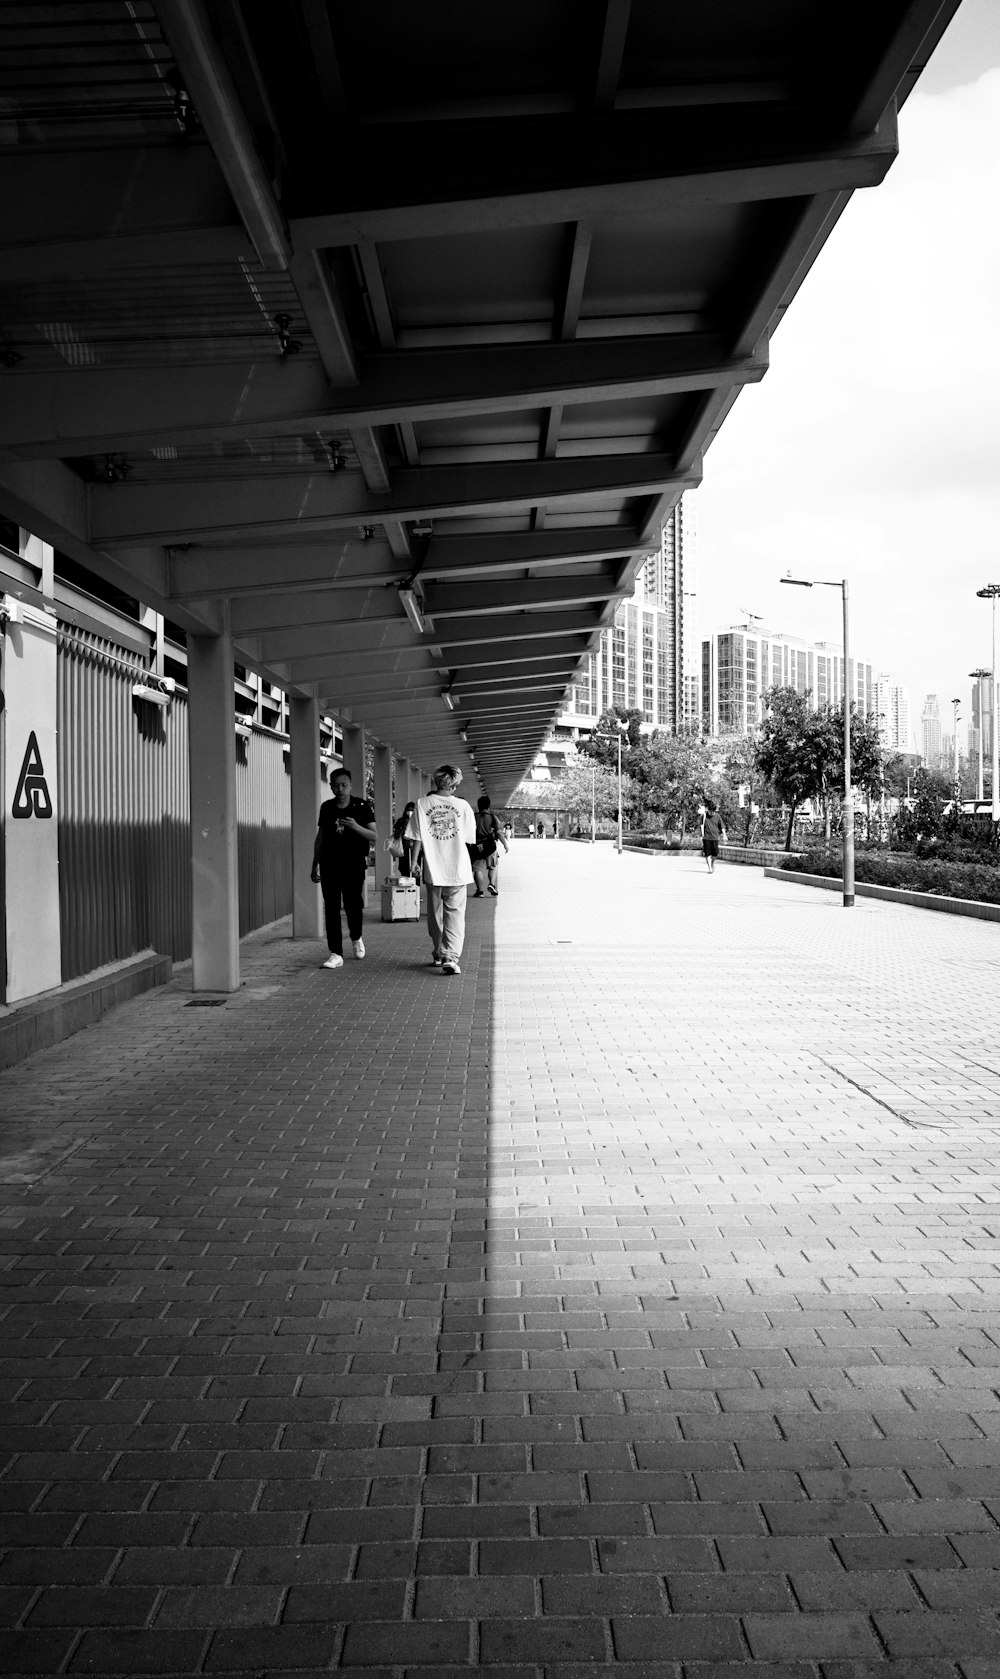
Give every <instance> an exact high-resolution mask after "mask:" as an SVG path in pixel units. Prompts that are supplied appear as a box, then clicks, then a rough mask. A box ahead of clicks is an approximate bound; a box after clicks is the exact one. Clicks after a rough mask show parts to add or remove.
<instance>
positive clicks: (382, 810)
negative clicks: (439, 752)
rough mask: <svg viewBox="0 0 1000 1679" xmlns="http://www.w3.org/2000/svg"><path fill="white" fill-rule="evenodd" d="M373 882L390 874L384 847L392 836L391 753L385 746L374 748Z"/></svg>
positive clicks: (387, 855) (377, 884)
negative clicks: (374, 835) (374, 834)
mask: <svg viewBox="0 0 1000 1679" xmlns="http://www.w3.org/2000/svg"><path fill="white" fill-rule="evenodd" d="M374 768H375V831H376V833H377V834H378V839H377V840H376V841H375V884H376V886H381V884H382V882H383V881H384V880H388V879H389V876H390V875H391V874H392V858H391V857H390V856H389V853H388V851H387V850H386V849H385V846H386V841H387V840H389V839H391V838H392V753H391V752H390V751H389V748H388V747H387V746H376V748H375V765H374Z"/></svg>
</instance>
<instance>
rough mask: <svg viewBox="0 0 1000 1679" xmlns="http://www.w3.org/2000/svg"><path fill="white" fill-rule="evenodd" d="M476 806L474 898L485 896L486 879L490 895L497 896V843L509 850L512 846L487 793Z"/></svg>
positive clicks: (471, 851) (471, 855)
mask: <svg viewBox="0 0 1000 1679" xmlns="http://www.w3.org/2000/svg"><path fill="white" fill-rule="evenodd" d="M476 807H477V808H476V843H475V845H471V846H470V847H469V855H470V857H471V858H472V873H473V876H474V878H475V882H476V890H475V891H474V892H473V894H472V896H473V897H474V898H482V897H484V896H485V893H484V892H483V882H484V881H485V882H486V884H487V886H488V889H489V893H490V896H491V897H493V898H495V897H496V896H497V893H498V890H499V889H498V887H497V864H498V863H499V860H500V859H499V857H498V856H497V845H498V843H499V844H500V845H502V846H503V848H504V851H508V850H509V849H510V848H509V846H508V844H507V837H506V835H505V834H504V831H503V829H502V828H501V826H500V824H499V822H498V821H497V819H496V817H495V816H494V814H493V812H492V810H491V809H490V801H489V799H488V798H487V797H486V795H485V793H484V794H483V796H482V798H481V799H477V801H476Z"/></svg>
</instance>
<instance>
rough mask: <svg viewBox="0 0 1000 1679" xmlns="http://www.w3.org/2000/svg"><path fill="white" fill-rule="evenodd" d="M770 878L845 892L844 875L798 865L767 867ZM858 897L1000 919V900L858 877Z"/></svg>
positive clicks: (856, 887)
mask: <svg viewBox="0 0 1000 1679" xmlns="http://www.w3.org/2000/svg"><path fill="white" fill-rule="evenodd" d="M764 873H765V875H766V876H767V878H768V880H790V881H792V882H793V883H794V882H798V884H799V885H800V886H823V887H825V888H826V890H827V891H828V892H842V891H843V889H844V882H843V878H842V877H841V876H840V875H825V874H799V873H798V872H797V871H796V870H795V869H765V870H764ZM854 895H855V897H857V898H884V899H885V901H886V902H887V903H890V904H909V905H910V906H911V908H912V909H936V910H942V911H943V912H944V914H945V915H971V916H972V917H973V918H974V920H976V921H1000V904H981V903H977V902H976V900H975V899H974V898H946V897H944V896H943V894H940V893H938V892H914V891H911V890H910V889H909V888H908V887H903V886H870V885H869V884H868V882H867V881H855V883H854Z"/></svg>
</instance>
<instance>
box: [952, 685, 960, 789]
mask: <svg viewBox="0 0 1000 1679" xmlns="http://www.w3.org/2000/svg"><path fill="white" fill-rule="evenodd" d="M961 703H962V702H961V700H952V702H951V714H952V728H953V729H954V731H955V735H954V739H953V741H952V751H951V757H952V772H951V779H952V781H953V782H954V785H955V814H956V816H957V815H958V788H959V779H960V777H959V768H958V708H959V706H960V705H961Z"/></svg>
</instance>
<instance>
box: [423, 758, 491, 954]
mask: <svg viewBox="0 0 1000 1679" xmlns="http://www.w3.org/2000/svg"><path fill="white" fill-rule="evenodd" d="M461 779H462V772H461V770H460V769H456V767H455V765H454V764H441V765H440V766H439V767H438V769H436V770H435V771H434V792H433V793H425V795H424V797H423V798H422V799H418V800H417V805H416V809H415V810H414V812H413V815H412V816H411V817H410V825H409V828H408V830H407V832H408V835H409V838H410V839H413V840H417V841H418V842H419V843H418V846H417V855H416V857H415V858H414V861H413V867H414V868H415V867H416V866H417V864H418V863H420V864H422V867H423V871H424V885H425V886H426V888H427V929H428V931H429V933H430V936H431V947H432V958H431V960H432V962H433V964H434V966H435V967H436V968H440V969H441V972H442V973H445V974H460V973H461V971H462V969H461V967H460V965H459V958H460V956H461V954H462V949H463V946H464V944H465V903H466V898H467V896H468V892H467V890H466V889H467V888H468V887H469V886H471V885H472V864H471V863H470V861H469V846H470V845H474V844H475V839H476V819H475V817H474V816H473V814H472V807H471V806H470V805H469V804H468V803H467V802H466V800H465V799H459V798H456V796H455V789H456V787H457V786H458V785H459V783H460V782H461Z"/></svg>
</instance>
